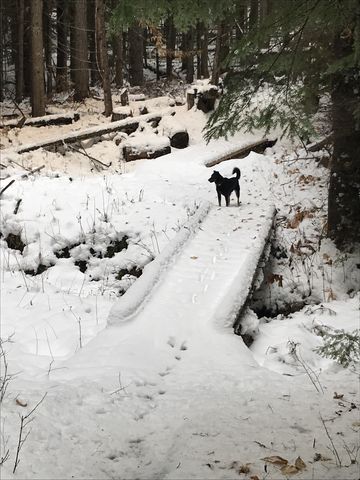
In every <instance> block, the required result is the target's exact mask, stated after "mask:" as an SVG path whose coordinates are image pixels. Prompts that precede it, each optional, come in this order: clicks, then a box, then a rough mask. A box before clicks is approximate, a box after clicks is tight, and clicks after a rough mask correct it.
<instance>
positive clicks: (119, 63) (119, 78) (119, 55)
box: [114, 32, 124, 88]
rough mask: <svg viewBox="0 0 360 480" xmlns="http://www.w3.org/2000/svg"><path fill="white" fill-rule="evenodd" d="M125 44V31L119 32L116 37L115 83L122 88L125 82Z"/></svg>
mask: <svg viewBox="0 0 360 480" xmlns="http://www.w3.org/2000/svg"><path fill="white" fill-rule="evenodd" d="M123 52H124V45H123V32H118V33H116V35H115V38H114V56H115V85H116V86H117V88H121V87H122V86H123V83H124V76H123V66H124V55H123Z"/></svg>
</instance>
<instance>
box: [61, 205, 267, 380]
mask: <svg viewBox="0 0 360 480" xmlns="http://www.w3.org/2000/svg"><path fill="white" fill-rule="evenodd" d="M272 217H273V207H272V205H271V204H270V203H267V202H264V203H263V204H262V206H261V207H259V208H258V209H257V211H255V210H254V207H253V206H250V205H245V206H244V207H243V208H237V207H230V208H221V209H218V208H213V209H212V210H211V211H210V213H209V214H208V216H207V217H206V218H205V220H204V221H203V223H202V224H201V225H200V228H199V230H198V232H197V233H196V234H195V235H194V236H193V238H191V239H190V240H189V241H188V242H187V243H186V244H185V246H184V248H183V250H182V252H181V253H180V254H179V256H178V257H177V259H176V262H175V264H174V265H172V266H171V267H170V269H169V271H168V272H167V273H165V275H163V278H162V280H161V282H160V285H159V286H158V287H156V288H155V289H154V291H153V292H152V294H151V298H150V300H149V301H148V302H147V303H146V304H145V306H144V307H143V309H142V310H141V311H140V312H139V313H138V315H135V317H134V318H133V319H132V320H130V321H129V322H128V323H126V324H122V325H120V327H118V326H116V317H115V320H113V323H115V326H110V327H108V328H107V329H106V330H105V331H103V332H101V333H100V334H99V335H98V336H97V337H96V338H95V339H94V340H92V341H91V342H89V344H87V345H86V346H85V348H83V349H82V350H81V351H79V352H78V353H77V354H76V355H75V356H74V357H72V358H71V359H69V360H68V361H66V362H65V366H67V365H69V364H71V369H70V368H69V372H70V373H61V374H60V376H63V375H65V376H66V377H68V375H70V376H71V377H72V378H74V377H76V376H86V372H88V375H91V376H93V375H95V376H97V375H98V374H99V375H100V376H101V375H102V376H103V375H104V374H107V375H111V374H113V375H116V374H117V372H118V371H119V370H120V369H124V366H125V365H126V366H127V367H129V368H130V369H134V370H137V369H139V371H142V370H143V369H144V368H146V366H147V365H148V364H151V365H153V366H154V358H155V359H156V360H157V361H156V362H155V365H156V364H157V365H156V368H157V369H158V368H159V367H161V366H162V367H164V368H165V367H166V365H165V364H163V363H164V362H165V363H166V361H168V360H167V358H168V350H169V347H170V349H171V348H174V352H175V351H176V350H178V349H179V348H180V349H182V351H187V350H188V349H190V348H191V349H194V350H198V349H200V351H201V352H204V351H205V352H206V350H204V348H201V343H206V342H210V344H209V347H210V346H211V348H215V347H216V348H217V349H218V348H219V349H222V348H223V346H220V345H219V342H218V336H219V334H220V335H222V334H223V333H224V331H226V332H227V333H229V334H230V335H232V329H231V328H228V329H226V327H231V325H232V323H233V321H234V319H235V317H236V314H237V312H238V311H239V309H240V308H241V306H242V304H243V302H244V301H245V300H246V296H247V293H248V290H249V288H250V286H251V278H252V276H253V275H254V272H255V269H256V266H257V263H258V260H259V257H260V255H261V253H262V250H263V247H264V244H265V241H266V238H267V236H268V233H269V230H270V228H271V224H272ZM120 303H121V300H120ZM114 315H116V309H115V314H114ZM230 335H229V336H230ZM237 340H238V339H237ZM239 343H241V342H239ZM104 345H106V346H107V348H106V349H104ZM164 346H165V349H164ZM175 347H177V348H176V349H175ZM134 352H135V354H134ZM136 352H140V354H138V355H136ZM180 353H181V350H180ZM173 356H174V358H175V359H176V360H179V359H180V358H181V355H180V354H179V355H177V354H174V355H173ZM162 357H164V358H162ZM206 361H207V359H206ZM162 364H163V365H162ZM156 373H157V372H156Z"/></svg>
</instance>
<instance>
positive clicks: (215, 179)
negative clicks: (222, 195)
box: [209, 170, 221, 183]
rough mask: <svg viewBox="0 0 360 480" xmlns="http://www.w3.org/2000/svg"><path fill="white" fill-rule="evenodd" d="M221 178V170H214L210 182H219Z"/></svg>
mask: <svg viewBox="0 0 360 480" xmlns="http://www.w3.org/2000/svg"><path fill="white" fill-rule="evenodd" d="M220 179H221V175H220V173H219V172H217V171H216V170H214V171H213V173H212V175H211V177H210V178H209V182H210V183H214V182H215V183H216V182H218V181H219V180H220Z"/></svg>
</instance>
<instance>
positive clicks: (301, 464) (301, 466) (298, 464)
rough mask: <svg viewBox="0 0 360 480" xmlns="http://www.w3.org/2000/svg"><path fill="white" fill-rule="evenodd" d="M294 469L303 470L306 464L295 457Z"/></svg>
mask: <svg viewBox="0 0 360 480" xmlns="http://www.w3.org/2000/svg"><path fill="white" fill-rule="evenodd" d="M295 467H296V468H297V469H298V470H304V468H306V463H305V462H304V460H303V459H302V458H301V457H297V459H296V460H295Z"/></svg>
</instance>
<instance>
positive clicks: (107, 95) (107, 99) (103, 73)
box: [95, 0, 113, 117]
mask: <svg viewBox="0 0 360 480" xmlns="http://www.w3.org/2000/svg"><path fill="white" fill-rule="evenodd" d="M95 25H96V52H97V59H98V66H99V73H100V78H101V82H102V87H103V90H104V104H105V112H104V114H105V116H106V117H108V116H110V115H111V114H112V109H113V107H112V98H111V85H110V68H109V57H108V52H107V43H106V31H105V7H104V0H96V2H95Z"/></svg>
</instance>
